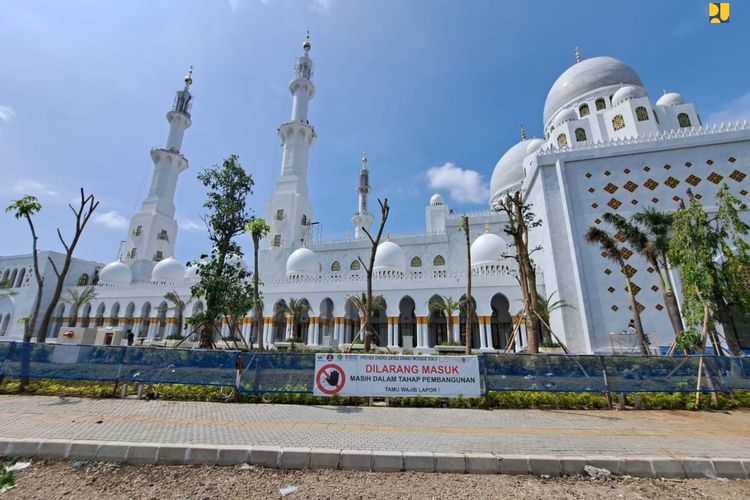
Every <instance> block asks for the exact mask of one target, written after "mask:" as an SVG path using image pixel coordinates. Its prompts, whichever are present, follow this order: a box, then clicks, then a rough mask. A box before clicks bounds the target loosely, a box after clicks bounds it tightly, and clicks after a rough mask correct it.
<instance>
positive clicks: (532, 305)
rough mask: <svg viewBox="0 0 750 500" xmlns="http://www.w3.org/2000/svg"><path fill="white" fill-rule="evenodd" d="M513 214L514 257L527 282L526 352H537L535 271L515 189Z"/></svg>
mask: <svg viewBox="0 0 750 500" xmlns="http://www.w3.org/2000/svg"><path fill="white" fill-rule="evenodd" d="M513 216H514V218H515V221H516V232H515V234H514V235H513V236H514V240H515V244H516V258H517V259H518V261H519V267H522V268H523V273H522V277H523V278H524V279H525V280H526V283H527V290H526V291H527V294H528V301H529V302H528V305H529V307H528V308H527V317H526V337H527V342H528V352H530V353H532V354H537V353H539V319H538V316H537V314H538V311H539V295H538V294H537V288H536V273H535V271H534V267H533V266H532V265H531V259H530V258H529V247H528V237H529V235H528V228H527V227H526V223H525V221H524V219H523V204H522V200H521V192H520V191H516V193H515V195H514V196H513Z"/></svg>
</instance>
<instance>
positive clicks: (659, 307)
mask: <svg viewBox="0 0 750 500" xmlns="http://www.w3.org/2000/svg"><path fill="white" fill-rule="evenodd" d="M654 309H656V310H657V311H661V310H662V309H664V306H663V305H661V304H656V305H655V306H654Z"/></svg>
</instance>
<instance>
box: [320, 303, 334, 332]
mask: <svg viewBox="0 0 750 500" xmlns="http://www.w3.org/2000/svg"><path fill="white" fill-rule="evenodd" d="M318 321H319V322H320V342H321V343H322V342H323V337H331V339H333V326H334V321H335V320H334V315H333V300H331V298H330V297H326V298H325V299H323V300H321V301H320V314H318Z"/></svg>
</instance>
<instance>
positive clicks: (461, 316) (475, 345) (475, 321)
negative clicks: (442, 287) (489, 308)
mask: <svg viewBox="0 0 750 500" xmlns="http://www.w3.org/2000/svg"><path fill="white" fill-rule="evenodd" d="M458 301H459V303H460V304H461V306H460V307H459V308H458V331H459V333H460V336H461V343H463V344H466V295H462V296H461V298H460V299H459V300H458ZM471 304H472V306H471V313H472V314H471V316H472V321H471V348H472V349H479V348H480V347H481V346H482V341H481V340H480V338H479V334H480V332H479V317H478V316H477V301H476V299H475V298H474V297H471Z"/></svg>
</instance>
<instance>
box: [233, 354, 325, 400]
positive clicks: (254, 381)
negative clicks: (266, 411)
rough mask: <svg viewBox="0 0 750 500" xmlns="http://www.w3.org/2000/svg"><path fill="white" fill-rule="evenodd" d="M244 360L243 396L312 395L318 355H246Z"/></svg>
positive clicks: (241, 386)
mask: <svg viewBox="0 0 750 500" xmlns="http://www.w3.org/2000/svg"><path fill="white" fill-rule="evenodd" d="M242 356H243V358H242V359H243V361H242V366H243V371H242V377H241V379H240V389H241V391H242V392H246V393H264V392H288V393H312V391H313V376H314V375H315V354H313V353H298V354H297V353H289V354H275V353H268V352H263V353H252V352H246V353H243V354H242Z"/></svg>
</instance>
